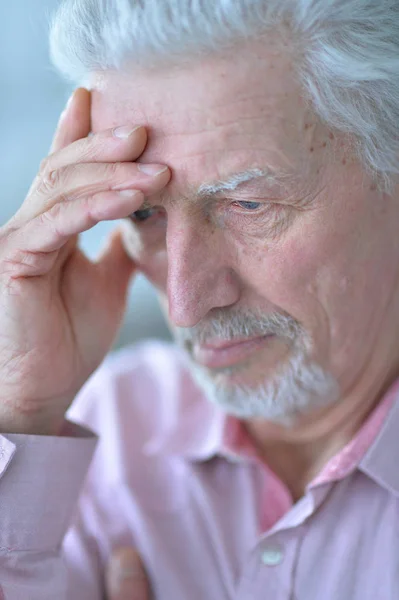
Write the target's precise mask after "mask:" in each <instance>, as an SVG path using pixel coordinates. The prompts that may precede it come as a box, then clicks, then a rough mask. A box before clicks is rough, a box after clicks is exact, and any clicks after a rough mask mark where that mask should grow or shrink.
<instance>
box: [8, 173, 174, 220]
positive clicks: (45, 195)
mask: <svg viewBox="0 0 399 600" xmlns="http://www.w3.org/2000/svg"><path fill="white" fill-rule="evenodd" d="M146 167H148V168H150V171H153V174H151V173H147V172H145V171H143V169H145V168H146ZM170 177H171V173H170V170H169V169H168V168H167V167H166V166H165V165H144V164H138V163H108V164H103V163H91V164H77V165H68V166H67V167H63V168H61V169H58V170H57V171H52V172H51V173H42V174H41V175H39V176H38V177H37V178H36V180H35V183H34V184H33V185H32V188H31V191H30V194H29V196H28V200H27V201H26V202H25V203H24V205H23V206H22V207H21V208H20V210H19V211H18V212H17V213H16V214H15V215H14V217H13V219H12V221H13V224H14V225H15V226H22V225H23V224H24V223H26V222H28V221H29V220H31V219H34V218H35V217H36V216H38V215H40V214H42V213H44V212H45V211H48V210H50V209H51V208H53V206H54V205H55V204H57V203H59V202H72V201H75V200H79V199H81V198H83V197H85V196H89V195H90V196H93V195H95V194H99V193H100V192H108V191H110V192H111V191H114V190H118V191H119V190H126V189H137V190H140V191H142V192H143V194H144V195H145V196H151V195H153V194H155V193H156V192H159V191H160V190H161V189H162V188H163V187H165V185H166V184H167V183H168V182H169V180H170Z"/></svg>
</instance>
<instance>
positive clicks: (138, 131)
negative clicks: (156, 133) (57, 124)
mask: <svg viewBox="0 0 399 600" xmlns="http://www.w3.org/2000/svg"><path fill="white" fill-rule="evenodd" d="M147 141H148V136H147V130H146V129H145V127H143V126H141V125H124V126H121V127H114V128H112V129H106V130H104V131H100V132H98V133H96V134H94V135H92V136H90V137H84V138H83V139H78V140H77V141H74V142H73V143H71V144H70V145H69V146H66V147H64V148H63V149H61V150H59V151H58V152H55V153H52V154H50V155H49V156H48V157H47V158H46V159H45V160H44V161H43V163H42V166H43V167H45V168H46V170H54V169H60V168H61V167H64V166H66V165H70V164H74V163H88V162H105V163H107V162H128V161H130V162H132V161H134V160H137V159H138V158H139V156H141V155H142V154H143V152H144V149H145V147H146V145H147Z"/></svg>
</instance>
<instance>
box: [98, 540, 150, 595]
mask: <svg viewBox="0 0 399 600" xmlns="http://www.w3.org/2000/svg"><path fill="white" fill-rule="evenodd" d="M106 584H107V600H150V599H151V591H150V584H149V581H148V577H147V574H146V572H145V568H144V565H143V563H142V561H141V558H140V556H139V554H138V552H136V551H135V550H134V549H133V548H118V549H117V550H115V552H114V554H113V555H112V557H111V560H110V562H109V565H108V570H107V574H106Z"/></svg>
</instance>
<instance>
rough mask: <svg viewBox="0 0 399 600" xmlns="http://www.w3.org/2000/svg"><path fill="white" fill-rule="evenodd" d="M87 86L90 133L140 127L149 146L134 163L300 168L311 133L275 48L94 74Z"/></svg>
mask: <svg viewBox="0 0 399 600" xmlns="http://www.w3.org/2000/svg"><path fill="white" fill-rule="evenodd" d="M255 50H256V51H255ZM91 88H92V91H93V103H92V130H93V131H94V132H95V131H98V130H101V129H105V128H108V127H113V126H116V125H120V124H125V123H133V124H143V125H145V126H146V127H147V128H148V132H149V144H148V146H147V149H146V151H145V153H144V154H143V156H142V157H141V159H140V161H148V162H156V161H161V162H166V163H167V164H169V166H171V167H172V168H176V169H177V168H183V169H194V171H195V170H196V169H201V170H212V168H213V167H214V171H217V172H218V173H222V172H223V175H225V174H228V173H226V171H229V170H231V169H233V170H234V169H238V170H243V169H244V168H248V167H256V166H258V167H262V166H264V165H270V166H272V167H273V168H276V169H278V168H284V169H285V168H287V167H290V166H292V168H297V169H300V162H301V160H302V159H303V151H304V147H305V145H306V143H308V142H309V140H310V138H311V136H313V135H314V134H315V128H316V127H317V123H316V120H315V119H314V117H313V116H312V114H311V112H310V110H309V109H308V108H307V107H306V105H305V103H304V101H303V98H302V95H301V91H300V86H299V84H298V82H297V81H296V79H295V77H294V71H293V67H292V65H291V63H290V61H289V60H288V58H287V57H286V56H285V55H284V53H283V52H281V51H279V50H277V49H269V50H266V49H265V48H261V49H259V48H256V49H253V48H252V51H249V50H248V48H244V49H243V50H242V51H241V52H239V53H238V54H237V57H234V56H232V55H230V56H227V57H217V58H215V57H213V58H207V59H206V60H205V59H204V60H201V61H198V62H197V63H193V64H191V65H185V66H183V65H180V66H175V67H163V68H156V69H155V68H152V69H147V70H146V69H143V68H140V69H137V68H133V67H132V68H131V69H126V70H125V71H123V72H105V73H101V74H94V75H93V80H92V85H91ZM308 145H309V144H308ZM244 163H245V164H244Z"/></svg>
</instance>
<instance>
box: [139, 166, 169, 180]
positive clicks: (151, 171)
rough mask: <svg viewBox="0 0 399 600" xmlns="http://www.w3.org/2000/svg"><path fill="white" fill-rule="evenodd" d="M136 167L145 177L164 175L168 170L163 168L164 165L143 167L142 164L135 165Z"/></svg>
mask: <svg viewBox="0 0 399 600" xmlns="http://www.w3.org/2000/svg"><path fill="white" fill-rule="evenodd" d="M137 167H138V170H139V171H141V172H142V173H145V174H146V175H151V177H155V175H160V174H161V173H165V171H167V170H168V167H165V165H143V164H142V163H137Z"/></svg>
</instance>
